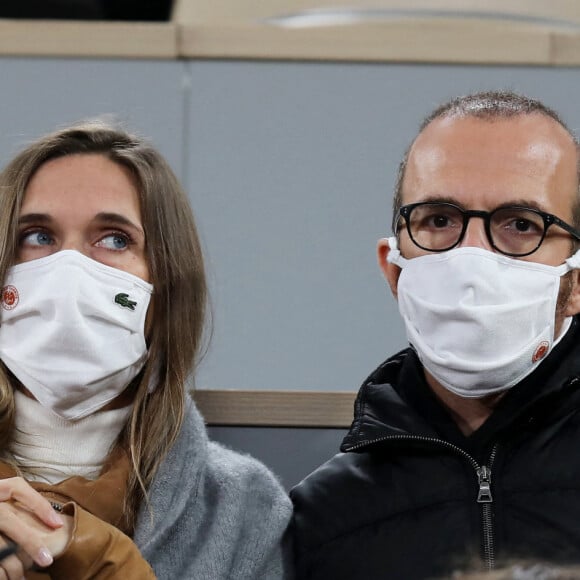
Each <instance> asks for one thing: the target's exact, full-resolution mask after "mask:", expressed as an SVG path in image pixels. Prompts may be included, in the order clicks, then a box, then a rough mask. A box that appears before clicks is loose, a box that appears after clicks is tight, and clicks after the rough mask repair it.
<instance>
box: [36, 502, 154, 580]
mask: <svg viewBox="0 0 580 580" xmlns="http://www.w3.org/2000/svg"><path fill="white" fill-rule="evenodd" d="M63 513H64V514H66V515H70V516H72V517H73V522H74V523H73V533H72V537H71V539H70V541H69V543H68V545H67V546H66V548H65V550H64V552H63V553H62V554H61V555H60V556H58V557H57V558H56V559H55V561H54V563H53V564H52V566H50V567H49V568H48V569H47V572H49V574H50V576H51V578H53V579H55V580H61V579H62V580H88V579H91V580H105V579H108V578H123V580H149V579H155V578H156V576H155V574H154V572H153V570H152V569H151V567H150V566H149V564H148V563H147V562H146V561H145V559H144V558H143V557H142V556H141V554H140V552H139V549H138V548H137V546H136V545H135V544H134V542H133V540H131V538H129V536H127V535H125V534H124V533H123V532H121V531H120V530H118V529H117V528H115V527H114V526H112V525H111V524H108V523H106V522H104V521H102V520H100V519H99V518H97V517H96V516H94V515H92V514H90V513H89V512H87V511H85V510H84V509H82V508H81V507H79V506H78V505H77V504H74V503H68V504H66V505H65V506H64V508H63Z"/></svg>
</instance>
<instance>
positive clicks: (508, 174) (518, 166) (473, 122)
mask: <svg viewBox="0 0 580 580" xmlns="http://www.w3.org/2000/svg"><path fill="white" fill-rule="evenodd" d="M577 175H578V163H577V149H576V146H575V143H574V141H573V138H572V137H571V136H570V134H569V133H568V132H567V130H566V129H564V128H563V127H562V126H561V125H560V124H559V123H557V122H556V121H555V120H553V119H551V118H550V117H547V116H545V115H542V114H538V113H533V114H526V115H517V116H511V117H502V118H493V119H488V118H483V119H482V118H478V117H473V116H453V117H443V118H439V119H436V120H434V121H433V122H432V123H430V124H429V125H428V126H427V127H426V128H425V129H424V130H423V131H422V132H421V134H420V135H419V136H418V137H417V139H416V140H415V142H414V144H413V146H412V147H411V149H410V152H409V158H408V160H407V167H406V171H405V179H404V182H403V192H402V193H403V203H412V202H415V201H422V200H423V199H424V198H426V197H429V196H433V195H435V196H440V195H451V196H458V195H463V194H465V195H467V196H468V198H466V199H465V201H466V203H467V204H468V205H474V207H475V205H478V201H479V202H480V203H481V204H490V206H494V207H495V205H497V201H498V199H497V197H496V194H498V195H499V194H501V196H502V197H505V196H506V195H508V196H511V197H513V198H514V199H516V198H518V199H520V198H523V197H526V198H530V199H534V198H538V203H540V204H541V205H544V206H545V207H551V210H552V211H557V210H558V211H559V210H560V209H561V210H562V211H565V214H564V215H567V214H568V213H569V211H568V202H567V201H566V204H565V205H566V207H562V208H560V207H559V204H558V207H556V206H554V207H552V206H551V205H550V204H551V202H550V199H552V201H554V199H553V196H556V197H558V198H560V197H561V196H564V197H563V198H562V199H567V197H568V195H575V193H574V192H575V191H577V186H578V177H577ZM488 194H489V195H490V196H491V198H493V199H491V198H490V199H486V200H484V198H483V197H482V196H488ZM494 204H495V205H494ZM482 207H483V206H482Z"/></svg>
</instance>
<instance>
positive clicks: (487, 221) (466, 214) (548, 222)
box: [393, 201, 580, 258]
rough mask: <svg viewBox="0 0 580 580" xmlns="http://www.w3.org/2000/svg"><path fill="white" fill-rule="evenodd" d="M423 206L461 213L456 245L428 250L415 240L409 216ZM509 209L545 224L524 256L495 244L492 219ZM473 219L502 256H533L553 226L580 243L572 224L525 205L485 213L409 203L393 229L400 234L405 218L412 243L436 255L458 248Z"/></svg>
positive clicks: (400, 213)
mask: <svg viewBox="0 0 580 580" xmlns="http://www.w3.org/2000/svg"><path fill="white" fill-rule="evenodd" d="M422 205H440V206H446V207H452V208H453V209H456V210H458V211H459V213H460V214H461V216H462V217H463V224H462V228H461V233H460V234H459V238H458V239H457V241H456V242H455V243H454V244H452V245H450V246H448V247H446V248H441V249H440V250H432V249H430V248H426V247H424V246H422V245H421V244H419V243H418V242H417V241H416V240H415V238H414V237H413V234H412V233H411V221H410V220H409V216H410V215H411V212H412V211H413V209H415V208H416V207H419V206H422ZM509 209H515V210H525V211H531V212H533V213H535V214H536V215H539V216H540V217H541V218H542V220H543V222H544V232H543V233H542V237H541V238H540V240H539V242H538V245H537V246H536V247H535V248H534V249H533V250H531V251H529V252H525V253H523V254H518V253H511V252H505V251H503V250H501V249H500V248H498V247H497V246H496V245H495V243H494V241H493V236H492V234H491V218H492V216H493V214H494V213H496V212H498V211H500V210H502V211H505V210H509ZM472 217H478V218H482V219H483V223H484V228H485V234H486V236H487V240H488V241H489V243H490V245H491V247H492V248H493V249H494V250H496V251H498V252H499V253H500V254H504V255H505V256H511V257H514V258H522V257H524V256H529V255H530V254H533V253H534V252H535V251H537V250H538V248H539V247H540V246H541V245H542V243H543V241H544V239H545V237H546V232H547V231H548V228H549V227H550V226H552V225H557V226H559V227H561V228H562V229H563V230H565V231H566V232H568V233H569V234H570V235H571V236H572V237H573V238H574V239H575V240H577V241H580V230H577V229H576V228H574V227H573V226H571V225H570V224H567V223H566V222H565V221H564V220H561V219H560V218H559V217H557V216H555V215H554V214H551V213H547V212H545V211H542V210H539V209H536V208H535V207H526V206H523V205H509V206H500V207H496V208H495V209H494V210H492V211H484V210H478V209H463V208H462V207H459V206H458V205H455V204H454V203H449V202H447V201H419V202H417V203H409V204H407V205H403V206H401V207H400V208H399V213H398V216H397V221H396V222H395V227H394V228H393V229H394V233H395V234H398V233H399V231H400V230H401V228H402V227H403V226H402V225H400V218H404V220H405V227H406V229H407V233H408V234H409V238H411V241H412V242H413V243H414V244H415V245H416V246H417V247H418V248H421V249H422V250H425V251H427V252H434V253H438V252H447V251H448V250H452V249H453V248H455V246H457V245H459V244H460V243H461V240H463V237H464V236H465V232H466V231H467V226H468V224H469V220H470V219H471V218H472Z"/></svg>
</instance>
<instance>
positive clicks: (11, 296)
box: [2, 286, 20, 310]
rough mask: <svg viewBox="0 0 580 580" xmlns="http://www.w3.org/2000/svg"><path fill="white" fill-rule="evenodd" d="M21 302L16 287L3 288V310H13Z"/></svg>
mask: <svg viewBox="0 0 580 580" xmlns="http://www.w3.org/2000/svg"><path fill="white" fill-rule="evenodd" d="M19 300H20V297H19V295H18V290H16V288H15V287H14V286H4V288H2V308H4V310H12V309H13V308H14V307H15V306H16V305H17V304H18V301H19Z"/></svg>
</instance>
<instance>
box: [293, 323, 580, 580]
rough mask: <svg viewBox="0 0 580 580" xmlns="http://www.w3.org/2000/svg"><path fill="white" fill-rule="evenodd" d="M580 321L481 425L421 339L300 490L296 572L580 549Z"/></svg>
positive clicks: (421, 568)
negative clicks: (430, 378) (452, 409)
mask: <svg viewBox="0 0 580 580" xmlns="http://www.w3.org/2000/svg"><path fill="white" fill-rule="evenodd" d="M579 376H580V323H579V321H578V320H574V322H573V324H572V327H571V328H570V330H569V332H568V333H567V335H566V336H565V337H564V339H563V340H562V341H561V342H560V344H559V345H558V346H557V347H556V348H555V349H554V350H553V352H552V353H551V354H550V356H549V357H547V359H546V360H545V361H544V362H543V363H542V365H540V367H538V369H536V371H535V372H534V373H533V374H531V375H530V376H529V377H527V378H526V379H525V380H524V381H522V382H521V383H520V384H519V385H517V386H516V387H514V388H512V389H511V390H510V391H509V392H508V393H507V394H506V395H505V397H504V398H503V399H502V400H501V401H500V403H499V405H498V406H497V408H496V409H495V411H494V413H493V415H492V416H491V417H490V418H489V419H488V420H487V421H486V422H485V423H484V425H483V426H482V427H481V428H480V429H478V430H477V431H476V432H475V433H474V434H473V435H471V436H470V437H465V436H463V435H462V434H461V432H460V431H459V429H458V428H457V426H456V425H455V423H454V422H453V420H452V419H451V418H450V417H449V415H448V414H447V413H446V412H445V410H444V409H443V408H442V407H441V405H439V403H438V401H437V400H436V399H435V396H434V395H433V394H432V392H431V391H430V390H429V388H428V386H427V385H426V383H425V380H424V378H423V373H422V369H421V365H420V363H419V362H418V360H417V357H416V355H415V353H414V352H413V351H411V350H405V351H402V352H401V353H399V354H398V355H396V356H394V357H393V358H391V359H389V360H387V361H386V362H385V363H383V364H382V365H381V366H380V367H379V368H378V369H377V370H376V371H375V372H374V373H373V374H372V375H371V376H370V377H369V378H368V379H367V381H366V382H365V383H364V385H363V386H362V388H361V390H360V392H359V395H358V398H357V401H356V404H355V419H354V422H353V424H352V427H351V430H350V432H349V433H348V435H347V436H346V438H345V439H344V442H343V444H342V447H341V450H342V451H343V452H344V453H342V454H339V455H336V456H335V457H334V458H333V459H331V460H330V461H328V462H327V463H326V464H324V465H322V466H321V467H320V468H319V469H317V470H316V471H315V472H314V473H313V474H311V475H310V476H309V477H308V478H306V479H305V480H304V481H303V482H302V483H300V484H299V485H298V486H297V487H295V488H294V490H293V491H292V493H291V496H292V499H293V501H294V504H295V521H294V541H295V546H296V555H297V562H298V579H299V580H302V579H317V580H347V579H348V580H353V579H365V580H383V579H385V580H386V579H389V580H390V579H400V580H413V579H424V578H448V577H449V575H450V572H451V571H452V570H454V569H458V568H463V569H465V568H467V567H470V566H471V565H472V564H474V560H477V559H479V558H483V559H484V561H486V562H487V564H488V565H489V566H493V564H494V562H497V561H498V559H499V560H503V559H504V558H509V559H512V558H534V559H538V558H539V559H549V560H553V561H560V562H569V561H575V562H580V413H579V412H578V411H579V409H580V378H579Z"/></svg>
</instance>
